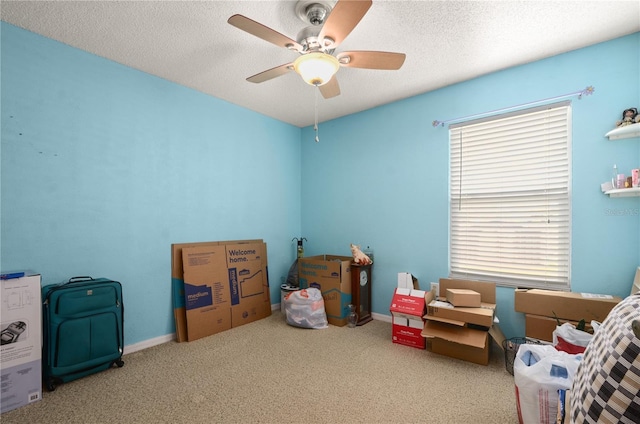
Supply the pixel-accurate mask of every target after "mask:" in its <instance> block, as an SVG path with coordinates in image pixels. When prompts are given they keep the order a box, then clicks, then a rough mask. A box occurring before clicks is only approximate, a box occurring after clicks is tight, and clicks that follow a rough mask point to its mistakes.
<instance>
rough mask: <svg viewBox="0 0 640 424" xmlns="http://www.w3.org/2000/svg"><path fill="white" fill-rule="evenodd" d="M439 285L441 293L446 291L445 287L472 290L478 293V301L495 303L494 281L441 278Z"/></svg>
mask: <svg viewBox="0 0 640 424" xmlns="http://www.w3.org/2000/svg"><path fill="white" fill-rule="evenodd" d="M439 286H440V293H441V294H442V293H446V292H447V289H467V290H473V291H476V292H478V293H480V301H481V302H482V303H490V304H494V305H495V304H496V283H490V282H484V281H471V280H456V279H453V278H441V279H440V280H439Z"/></svg>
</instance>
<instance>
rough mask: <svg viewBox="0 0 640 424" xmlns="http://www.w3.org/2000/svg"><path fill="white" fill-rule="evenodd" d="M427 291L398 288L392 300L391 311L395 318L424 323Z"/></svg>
mask: <svg viewBox="0 0 640 424" xmlns="http://www.w3.org/2000/svg"><path fill="white" fill-rule="evenodd" d="M425 294H426V293H425V291H424V290H415V289H406V288H397V289H395V291H394V292H393V297H392V298H391V306H390V307H389V311H390V312H391V315H392V316H393V317H403V318H406V319H413V320H415V319H419V320H420V321H422V316H423V315H424V308H425Z"/></svg>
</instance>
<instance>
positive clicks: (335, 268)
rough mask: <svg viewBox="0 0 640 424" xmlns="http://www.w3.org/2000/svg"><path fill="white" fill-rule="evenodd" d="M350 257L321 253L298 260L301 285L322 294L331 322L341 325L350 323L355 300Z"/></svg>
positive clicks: (328, 318)
mask: <svg viewBox="0 0 640 424" xmlns="http://www.w3.org/2000/svg"><path fill="white" fill-rule="evenodd" d="M352 261H353V258H351V257H350V256H337V255H317V256H309V257H307V258H300V259H298V279H299V282H300V288H302V289H308V288H309V287H313V288H316V289H318V290H320V292H321V293H322V298H323V299H324V309H325V312H326V313H327V321H328V322H329V324H331V325H337V326H339V327H342V326H345V325H346V324H347V318H348V315H349V307H348V306H349V304H350V303H351V263H352Z"/></svg>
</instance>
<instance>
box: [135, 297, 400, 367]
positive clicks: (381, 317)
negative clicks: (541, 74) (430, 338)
mask: <svg viewBox="0 0 640 424" xmlns="http://www.w3.org/2000/svg"><path fill="white" fill-rule="evenodd" d="M279 310H280V304H279V303H274V304H272V305H271V311H279ZM371 317H372V318H373V319H376V320H378V321H385V322H391V316H390V315H385V314H378V313H375V312H373V313H372V314H371ZM175 339H176V335H175V334H165V335H164V336H160V337H155V338H153V339H149V340H143V341H141V342H138V343H134V344H131V345H127V346H125V347H124V353H123V354H124V355H126V354H129V353H133V352H137V351H139V350H143V349H147V348H150V347H153V346H157V345H160V344H162V343H167V342H170V341H173V340H175Z"/></svg>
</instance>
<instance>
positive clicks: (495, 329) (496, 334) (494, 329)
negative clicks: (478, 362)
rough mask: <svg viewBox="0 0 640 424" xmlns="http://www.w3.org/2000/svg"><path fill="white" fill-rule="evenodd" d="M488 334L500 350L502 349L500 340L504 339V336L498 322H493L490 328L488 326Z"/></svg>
mask: <svg viewBox="0 0 640 424" xmlns="http://www.w3.org/2000/svg"><path fill="white" fill-rule="evenodd" d="M489 335H490V336H491V338H492V339H493V340H495V342H496V343H497V344H498V347H500V349H501V350H504V346H502V342H504V341H505V339H506V337H505V335H504V333H503V332H502V329H501V328H500V326H499V325H498V324H496V323H494V324H493V325H492V326H491V328H489Z"/></svg>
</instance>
